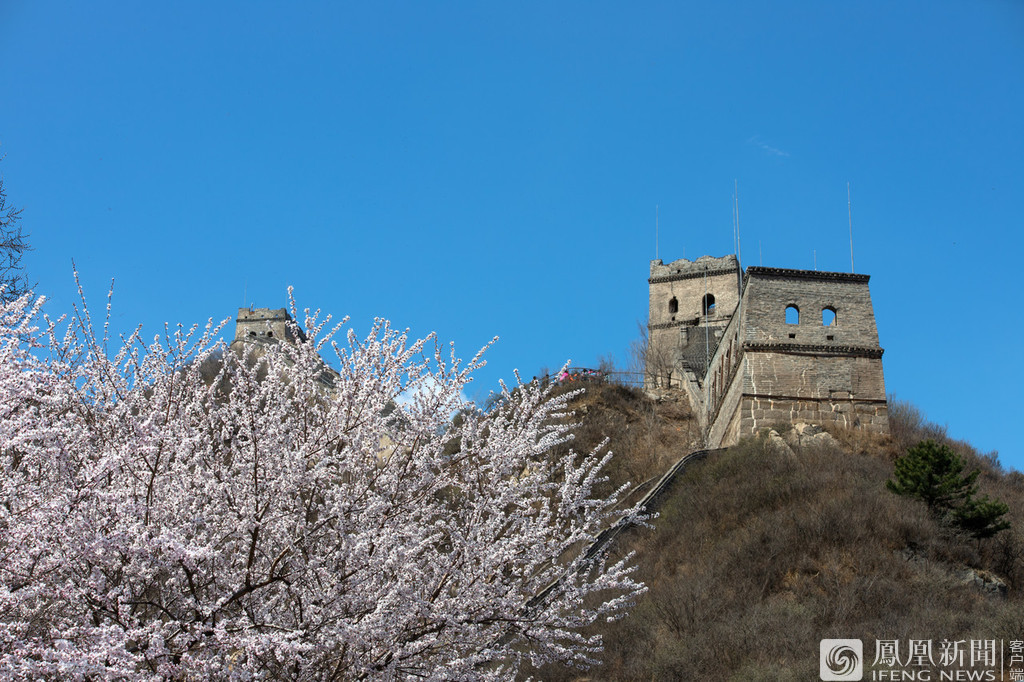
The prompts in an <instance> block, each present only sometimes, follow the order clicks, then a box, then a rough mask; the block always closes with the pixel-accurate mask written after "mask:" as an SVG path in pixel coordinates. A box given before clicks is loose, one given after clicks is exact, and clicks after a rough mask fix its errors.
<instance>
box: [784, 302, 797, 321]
mask: <svg viewBox="0 0 1024 682" xmlns="http://www.w3.org/2000/svg"><path fill="white" fill-rule="evenodd" d="M786 324H800V309H799V308H797V307H796V306H795V305H788V306H786Z"/></svg>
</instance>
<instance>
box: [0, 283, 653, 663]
mask: <svg viewBox="0 0 1024 682" xmlns="http://www.w3.org/2000/svg"><path fill="white" fill-rule="evenodd" d="M41 305H42V300H41V299H40V300H37V301H32V300H31V299H30V298H29V297H28V296H24V297H22V298H20V299H18V300H15V301H13V302H11V303H9V304H5V305H4V306H3V307H2V308H0V677H3V678H5V679H7V678H14V679H27V678H38V677H50V678H61V679H161V678H174V679H232V680H250V679H283V680H327V679H344V680H349V679H396V680H397V679H412V678H415V679H432V680H472V679H508V678H509V677H512V676H514V674H515V672H516V670H518V668H519V666H520V664H521V662H522V661H523V660H524V659H529V660H530V661H532V662H533V663H535V664H539V663H543V662H545V661H554V660H560V661H566V662H570V663H575V664H586V663H587V662H590V661H591V660H592V658H593V655H594V653H595V652H597V651H599V650H600V640H599V639H597V638H590V637H585V636H583V635H581V634H580V628H582V627H584V626H586V625H588V624H590V623H592V622H594V621H595V620H597V619H603V618H610V617H617V616H620V615H621V614H622V613H623V612H624V609H625V608H627V607H628V606H629V604H630V603H631V600H632V599H633V597H635V596H636V595H637V594H638V593H639V592H640V591H642V590H643V589H644V588H643V586H642V585H641V584H639V583H638V582H636V581H635V580H634V579H633V578H632V577H631V568H630V567H629V566H628V565H627V562H626V561H620V562H614V563H605V562H603V561H597V562H592V561H587V562H585V563H584V560H583V558H582V549H583V548H585V547H587V546H588V545H589V544H590V543H591V542H592V541H593V539H594V538H595V537H596V536H597V534H598V533H599V532H600V530H601V529H602V528H605V527H607V526H608V525H609V524H610V523H612V522H614V521H615V520H617V519H618V518H620V517H622V516H623V515H624V514H625V515H632V514H635V510H631V511H629V512H613V511H612V510H613V507H614V506H615V504H616V503H617V502H618V495H617V494H616V495H613V496H611V497H609V498H604V499H597V498H595V496H594V486H595V485H597V484H598V483H599V482H601V481H602V478H601V476H600V468H601V466H602V464H603V462H604V455H602V454H601V453H598V452H592V453H583V454H579V453H573V452H571V451H570V452H569V454H562V455H558V456H556V455H555V454H554V453H555V452H556V446H560V445H562V444H564V443H566V442H567V441H568V440H569V439H570V438H571V429H572V427H573V426H574V425H573V423H572V420H571V419H568V418H567V413H568V408H567V397H566V396H564V395H562V396H557V397H553V396H552V395H551V394H550V392H549V389H546V388H544V387H542V386H539V385H537V384H536V383H533V384H522V383H520V384H519V385H517V386H515V387H514V388H513V389H512V390H509V389H506V388H504V387H503V389H502V390H503V392H504V394H505V395H504V396H503V400H502V401H500V403H499V405H500V406H499V407H497V408H495V409H493V410H492V411H490V412H488V413H484V412H482V411H480V410H476V409H469V408H467V407H466V406H465V405H464V403H463V400H464V399H463V397H462V396H463V391H464V388H465V386H466V384H467V383H468V382H469V381H470V378H471V373H472V372H473V370H474V369H476V368H477V367H479V366H480V365H481V364H482V360H481V356H480V355H479V354H478V355H477V356H476V357H475V358H473V359H472V360H471V361H470V362H469V363H467V364H465V365H464V366H463V364H462V363H460V362H459V361H458V360H457V359H456V358H455V354H454V350H452V351H450V352H447V353H445V352H442V347H441V346H439V345H438V344H436V342H435V341H434V339H433V338H431V337H428V338H427V339H425V340H419V341H410V339H409V338H408V337H407V334H406V333H404V332H401V331H398V330H396V329H394V328H392V327H391V325H390V324H389V323H388V322H386V321H384V320H378V321H377V322H376V324H375V325H374V327H373V329H372V330H371V331H370V333H369V334H368V335H367V336H366V337H365V338H361V339H360V338H359V337H358V336H357V335H356V334H354V333H353V332H351V331H349V330H347V329H345V328H344V327H343V326H342V325H337V326H335V327H333V328H329V319H330V318H326V319H320V317H319V311H317V312H315V313H310V312H309V311H306V319H305V324H304V327H305V330H306V332H307V335H306V336H305V338H304V339H300V340H298V341H296V342H295V343H286V342H278V343H271V342H267V343H260V344H258V345H255V346H250V347H249V349H248V350H247V351H245V352H242V353H237V352H235V351H232V350H230V349H228V348H227V347H226V346H225V344H224V343H223V342H222V341H220V340H219V338H218V337H219V334H220V331H221V328H220V326H217V325H214V324H207V325H206V326H205V328H195V327H194V328H191V329H182V328H180V327H179V328H177V329H167V330H165V333H164V334H162V335H160V337H158V338H155V339H153V340H152V341H151V342H150V343H148V344H147V343H144V342H143V339H142V335H141V331H139V330H137V331H136V332H135V333H134V334H132V335H131V336H130V337H128V338H126V339H122V341H121V343H113V342H112V341H111V339H109V338H108V335H109V330H108V326H107V325H106V324H105V325H104V328H103V332H102V334H100V335H99V336H97V334H96V333H95V332H94V329H93V325H92V322H91V320H90V317H89V312H88V309H87V308H86V307H85V306H84V304H83V306H82V308H81V309H80V311H79V312H77V313H76V314H75V316H74V317H73V318H72V319H71V321H70V322H69V323H66V324H65V323H64V322H62V321H58V322H52V321H50V320H48V319H47V318H46V317H45V316H44V315H43V314H42V313H41ZM292 313H293V317H295V307H294V304H293V305H292ZM107 317H108V319H109V305H108V311H107ZM342 330H344V333H342ZM111 348H112V350H111ZM322 355H323V356H330V357H331V359H330V363H329V364H331V365H333V367H334V369H329V368H328V365H327V364H325V362H324V360H323V358H322ZM417 387H427V388H428V389H429V390H417ZM400 396H401V397H402V399H401V400H398V398H399V397H400ZM456 410H459V412H458V416H457V417H456V418H455V419H454V420H453V419H451V415H452V413H453V412H454V411H456ZM562 450H564V448H563V449H558V450H557V451H559V452H561V451H562ZM556 580H560V582H559V583H558V586H557V589H554V590H552V591H550V594H549V595H548V596H547V597H546V598H545V599H542V600H534V601H533V602H531V598H533V597H535V596H536V595H538V594H539V593H540V592H541V591H542V590H544V589H545V587H547V586H549V585H551V584H552V583H553V582H554V581H556Z"/></svg>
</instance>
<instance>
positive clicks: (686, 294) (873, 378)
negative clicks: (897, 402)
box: [647, 256, 889, 447]
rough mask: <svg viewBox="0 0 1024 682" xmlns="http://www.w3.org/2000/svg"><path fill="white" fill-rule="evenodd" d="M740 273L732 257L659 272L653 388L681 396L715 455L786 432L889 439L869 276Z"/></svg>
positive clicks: (655, 275) (657, 266)
mask: <svg viewBox="0 0 1024 682" xmlns="http://www.w3.org/2000/svg"><path fill="white" fill-rule="evenodd" d="M702 264H703V267H701V265H702ZM705 271H706V275H705ZM713 272H714V273H715V274H712V273H713ZM739 273H740V269H739V263H738V261H737V260H736V257H735V256H726V257H724V258H710V257H706V256H705V257H703V258H698V259H697V260H696V261H694V262H693V263H691V262H690V261H686V260H683V261H675V262H673V263H670V264H669V265H668V266H666V265H663V264H662V262H661V261H653V262H652V263H651V278H650V280H649V284H650V298H651V302H650V306H651V308H650V315H651V317H650V319H651V323H650V339H649V341H650V352H649V357H648V369H647V383H648V387H651V384H653V385H655V386H666V385H667V386H670V387H673V388H681V389H683V391H684V392H685V393H686V395H687V397H688V398H689V401H690V403H691V405H692V406H693V409H694V412H696V413H697V414H698V415H699V418H700V420H701V423H702V425H703V427H704V432H705V434H706V440H707V443H708V445H710V446H712V447H718V446H722V445H731V444H733V443H735V442H736V441H738V440H739V439H740V438H742V437H744V436H748V435H753V434H755V433H757V431H758V430H759V429H761V428H764V427H768V426H772V425H774V424H778V423H797V422H808V423H817V424H822V423H826V422H833V423H839V424H842V425H844V426H848V427H852V428H862V429H865V430H869V431H875V432H887V431H888V425H889V422H888V411H887V404H886V397H885V380H884V377H883V374H882V353H883V350H882V348H881V346H880V345H879V342H878V329H877V327H876V325H875V314H874V309H873V307H872V304H871V295H870V293H869V291H868V280H869V277H868V275H860V274H853V273H842V272H818V271H815V270H790V269H783V268H763V267H750V268H747V271H746V276H745V277H744V278H743V280H742V284H741V283H740V280H739ZM705 276H706V281H707V284H706V285H705V283H704V280H705ZM704 286H706V287H707V292H708V293H704V289H703V287H704ZM711 296H714V298H710V297H711ZM666 299H667V300H666ZM673 300H675V301H676V302H675V303H673ZM705 305H707V306H708V307H710V306H711V305H713V306H714V307H715V308H719V309H718V310H714V311H711V310H709V309H706V308H705ZM723 306H728V307H727V308H724V307H723ZM684 310H685V311H686V313H685V314H683V313H682V312H681V311H684ZM694 311H696V312H697V314H698V316H697V318H696V319H694V318H693V312H694Z"/></svg>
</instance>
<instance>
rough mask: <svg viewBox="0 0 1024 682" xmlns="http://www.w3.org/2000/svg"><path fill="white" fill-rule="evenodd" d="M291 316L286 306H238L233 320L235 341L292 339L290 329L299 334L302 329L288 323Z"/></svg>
mask: <svg viewBox="0 0 1024 682" xmlns="http://www.w3.org/2000/svg"><path fill="white" fill-rule="evenodd" d="M291 320H292V318H291V316H290V315H289V314H288V310H287V309H286V308H239V309H238V319H236V320H235V339H234V340H235V342H238V341H255V340H268V339H278V340H288V341H292V340H294V337H293V335H292V333H293V332H292V330H293V329H294V330H295V331H296V332H297V333H298V334H299V335H300V336H301V335H302V330H301V329H298V327H295V326H294V325H289V322H291Z"/></svg>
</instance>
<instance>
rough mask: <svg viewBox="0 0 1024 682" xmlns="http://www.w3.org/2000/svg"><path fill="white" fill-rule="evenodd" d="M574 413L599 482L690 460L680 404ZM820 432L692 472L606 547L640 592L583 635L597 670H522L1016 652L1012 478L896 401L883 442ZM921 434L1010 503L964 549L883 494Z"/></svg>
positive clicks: (648, 671)
mask: <svg viewBox="0 0 1024 682" xmlns="http://www.w3.org/2000/svg"><path fill="white" fill-rule="evenodd" d="M576 408H577V412H578V416H579V417H580V418H582V425H581V427H580V429H579V432H578V435H577V442H576V444H575V447H576V449H577V450H583V449H586V448H587V447H589V446H592V445H593V444H595V443H597V442H599V441H600V439H601V437H602V434H606V435H607V436H608V437H609V438H610V443H609V447H610V448H611V449H612V450H613V451H614V452H615V453H616V458H615V464H614V465H613V468H612V469H611V470H610V472H609V473H610V476H611V478H612V481H611V482H610V483H609V486H611V485H616V484H618V483H619V482H622V481H625V480H631V481H645V480H647V479H648V478H650V477H651V476H654V475H656V474H658V473H660V472H661V471H663V470H664V469H665V468H666V467H667V466H668V464H670V463H671V462H672V461H674V460H675V459H678V457H680V456H682V455H684V454H686V453H687V452H689V451H691V450H692V449H694V446H695V440H696V438H697V429H696V425H695V424H694V423H693V421H692V420H691V419H690V417H689V413H688V410H687V409H686V408H685V407H683V406H682V404H680V403H677V402H672V401H664V402H660V403H655V402H653V401H651V400H649V399H648V398H646V397H644V396H643V395H642V394H641V393H640V392H639V391H635V390H631V389H626V388H623V387H619V386H594V387H592V388H591V390H590V391H589V392H588V393H586V394H584V395H583V396H581V397H579V398H577V400H576ZM780 429H781V427H780ZM831 434H832V436H833V438H818V439H813V440H815V441H818V442H816V444H815V445H807V446H804V447H800V446H799V445H797V446H795V447H794V448H792V450H786V449H785V448H780V447H776V446H774V445H773V443H772V442H770V441H769V440H768V439H767V438H765V437H761V438H758V439H750V440H747V441H744V442H742V443H741V444H740V445H738V446H736V447H733V448H730V449H728V450H723V451H719V452H715V453H713V454H712V455H710V456H709V457H708V458H707V459H706V460H704V461H702V462H699V463H695V464H693V465H691V466H690V467H688V469H687V470H686V471H685V472H684V473H683V475H682V476H680V477H679V478H678V479H677V480H676V482H675V483H674V484H673V487H672V489H671V490H670V491H669V494H668V495H666V496H665V497H664V498H663V501H662V504H661V507H660V509H659V512H660V515H659V517H658V518H657V519H656V520H655V521H654V522H653V523H652V525H653V528H649V529H648V528H635V529H633V530H631V531H630V532H629V533H628V534H627V535H626V536H625V537H624V539H622V540H620V542H619V544H618V546H616V547H615V549H614V553H616V554H619V555H621V554H623V553H625V552H627V551H636V552H637V564H638V573H639V576H640V578H641V579H642V580H643V581H644V582H646V583H647V585H648V586H649V591H648V592H647V594H646V595H645V596H644V597H643V598H642V599H641V600H640V601H639V602H638V603H637V605H636V607H635V608H634V609H633V612H632V614H631V615H630V616H629V617H627V618H625V619H624V620H621V621H619V622H615V623H604V624H602V625H601V626H600V627H599V628H597V629H595V630H594V631H595V632H600V633H601V634H602V635H603V636H604V640H605V651H604V653H603V654H601V658H602V659H603V661H604V662H603V664H602V665H600V666H598V667H594V668H592V669H591V670H589V671H586V672H581V671H578V670H570V669H565V668H556V667H551V666H549V667H545V668H542V669H540V670H535V671H532V672H533V674H535V675H536V676H539V677H541V678H542V679H547V680H583V679H591V680H651V679H657V680H673V679H678V680H684V679H697V678H699V679H716V680H729V679H736V680H758V679H764V680H787V679H792V680H808V679H818V665H819V661H818V651H819V641H820V640H821V639H822V638H860V639H863V640H864V641H865V643H866V644H865V652H867V649H868V644H867V643H868V642H870V644H871V649H872V651H873V650H874V641H873V640H876V639H879V640H884V639H890V640H892V639H898V640H901V641H902V642H903V643H904V644H903V646H907V644H906V642H907V641H908V640H909V639H923V640H933V641H934V642H935V643H936V646H938V642H940V641H941V640H943V639H949V640H967V641H970V640H972V639H986V640H992V639H995V640H1006V641H1007V642H1009V641H1010V640H1014V639H1016V640H1021V639H1024V537H1022V531H1024V475H1022V474H1020V473H1016V472H1012V473H1006V472H1003V471H1002V470H1001V469H1000V468H999V466H998V463H997V461H996V459H995V457H994V456H981V455H979V453H977V452H975V451H974V449H973V448H971V447H970V446H969V445H968V444H966V443H961V442H953V441H950V440H949V439H947V438H946V437H945V434H944V431H943V430H942V429H941V428H938V427H935V426H934V425H930V424H928V423H926V422H925V421H924V420H923V419H922V418H921V415H920V414H919V413H918V412H917V411H916V410H914V409H913V408H912V407H910V406H908V405H906V404H894V405H893V406H892V434H891V435H890V436H886V437H879V436H871V437H868V436H864V435H861V434H858V433H855V432H847V431H839V430H833V431H832V432H831ZM924 438H934V439H937V440H940V441H943V442H946V443H947V444H949V445H950V446H951V447H952V448H953V449H955V450H956V451H957V452H958V454H960V456H961V457H963V458H964V459H965V460H966V461H967V465H968V468H969V469H971V468H978V469H980V470H981V472H982V474H981V476H980V478H979V481H978V482H979V484H980V488H981V492H982V493H986V494H989V495H991V496H994V497H997V498H999V499H1001V500H1003V501H1005V502H1006V503H1007V504H1009V506H1010V513H1009V515H1008V517H1009V519H1010V521H1011V523H1012V524H1013V526H1012V528H1011V529H1010V530H1009V531H1005V532H1003V533H1001V534H999V535H998V536H996V537H995V538H993V539H989V540H983V541H977V540H973V539H971V538H969V537H967V536H964V535H962V534H957V533H955V532H953V531H952V530H950V529H949V528H947V527H945V526H943V525H942V524H941V523H940V522H939V521H938V520H937V519H936V518H934V517H933V516H931V515H930V514H929V513H928V511H927V509H926V508H925V506H924V504H923V503H921V502H918V501H916V500H911V499H907V498H901V497H898V496H896V495H894V494H893V493H891V492H889V491H888V490H887V489H886V488H885V481H886V479H888V478H889V477H890V476H891V474H892V469H893V467H892V462H893V460H894V458H895V457H896V456H898V455H900V454H902V453H903V452H904V451H905V449H906V447H908V446H909V445H912V444H914V443H916V442H918V441H919V440H921V439H924ZM638 494H639V491H638ZM867 663H868V664H870V663H871V660H870V659H869V660H867Z"/></svg>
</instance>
